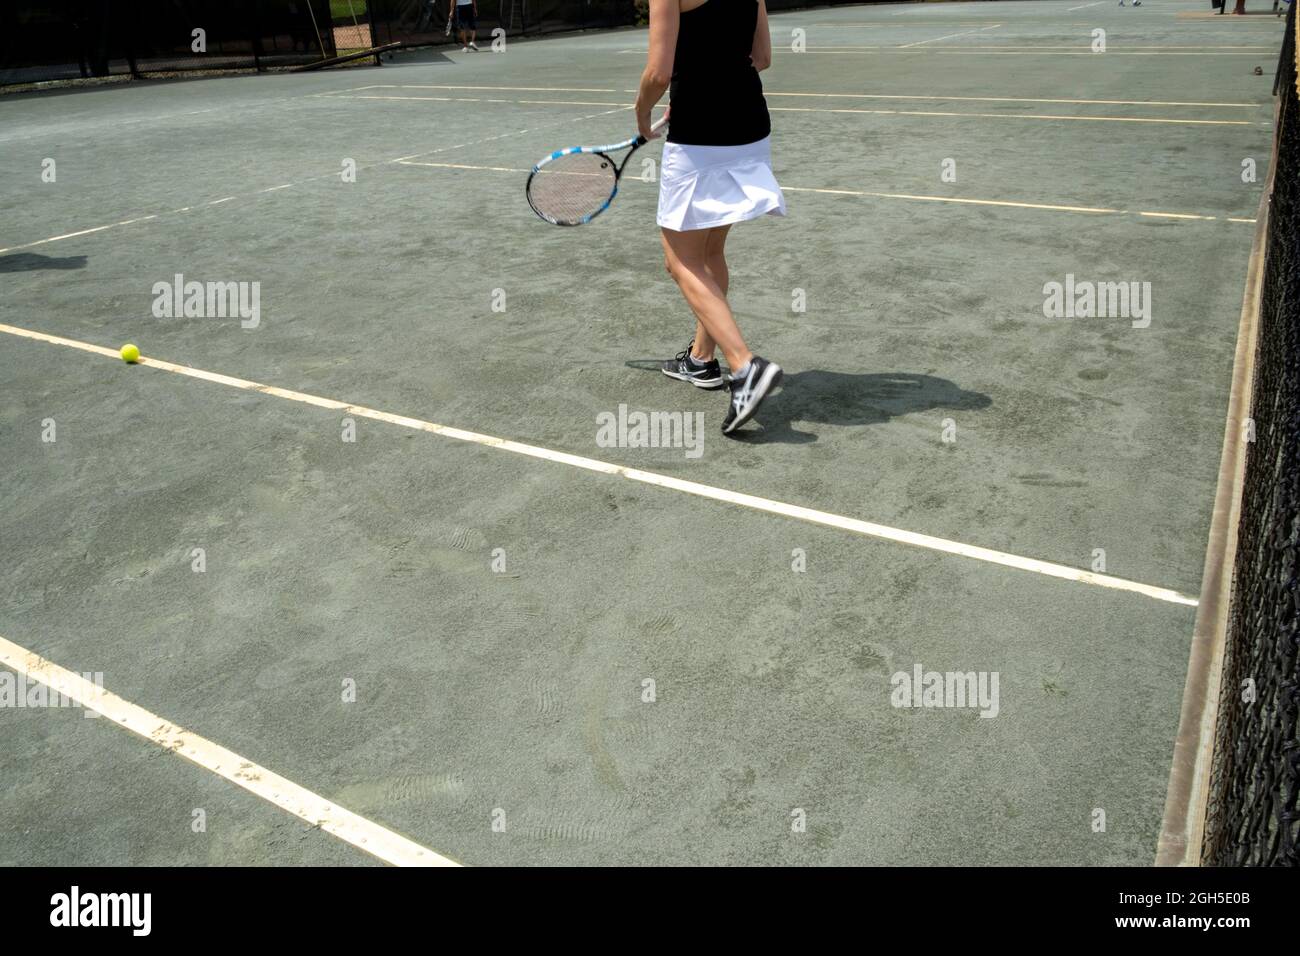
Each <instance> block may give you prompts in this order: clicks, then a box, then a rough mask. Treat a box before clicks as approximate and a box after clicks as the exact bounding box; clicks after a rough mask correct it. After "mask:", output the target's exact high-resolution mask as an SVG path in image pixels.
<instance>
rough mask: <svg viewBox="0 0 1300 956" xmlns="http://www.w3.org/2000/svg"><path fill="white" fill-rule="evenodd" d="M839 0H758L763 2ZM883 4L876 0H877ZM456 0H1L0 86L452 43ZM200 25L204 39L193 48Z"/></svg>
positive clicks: (639, 8) (541, 3)
mask: <svg viewBox="0 0 1300 956" xmlns="http://www.w3.org/2000/svg"><path fill="white" fill-rule="evenodd" d="M847 2H848V0H822V2H821V3H816V4H809V3H807V2H806V0H768V8H769V9H770V10H772V11H773V12H777V11H780V10H790V9H795V8H798V7H807V6H838V5H841V4H843V3H847ZM882 2H883V0H882ZM454 3H455V0H0V85H4V84H13V83H37V82H43V81H47V80H69V79H77V78H81V77H107V76H114V75H133V76H140V75H145V74H150V73H154V74H156V73H167V72H177V71H186V70H206V69H249V70H253V69H256V70H263V69H267V68H275V67H283V66H294V65H304V64H309V63H312V62H316V61H319V60H322V59H325V58H327V57H334V56H336V55H344V54H348V53H351V52H354V51H357V50H365V49H371V48H373V47H376V46H381V45H384V44H389V43H400V44H402V45H404V46H427V45H436V44H447V43H458V42H459V39H458V37H457V36H456V35H455V33H454V31H453V32H452V33H451V34H449V33H448V30H447V21H448V18H449V16H450V13H451V7H452V4H454ZM648 11H649V3H648V0H479V2H478V40H479V44H480V45H481V46H482V45H485V44H488V43H491V41H492V38H493V31H496V30H502V31H504V32H505V35H506V36H509V37H520V36H525V37H527V36H539V35H542V34H546V33H557V32H561V31H566V30H596V29H609V28H613V27H628V26H636V25H638V24H642V25H644V24H645V22H646V17H647V15H648ZM195 29H202V30H203V31H204V39H205V44H206V48H205V49H204V50H202V51H198V50H195V49H194V48H193V47H194V36H193V31H194V30H195Z"/></svg>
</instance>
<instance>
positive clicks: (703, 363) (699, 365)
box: [686, 355, 713, 368]
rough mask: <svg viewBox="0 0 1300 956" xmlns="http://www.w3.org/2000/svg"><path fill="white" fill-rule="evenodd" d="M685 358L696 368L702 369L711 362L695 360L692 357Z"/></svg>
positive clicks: (710, 360) (709, 360)
mask: <svg viewBox="0 0 1300 956" xmlns="http://www.w3.org/2000/svg"><path fill="white" fill-rule="evenodd" d="M686 357H687V358H688V359H689V360H690V363H691V364H692V365H694V366H695V367H696V368H704V366H706V365H708V364H709V363H710V362H712V361H713V359H702V358H696V357H695V356H694V355H687V356H686Z"/></svg>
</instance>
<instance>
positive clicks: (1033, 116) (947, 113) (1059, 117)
mask: <svg viewBox="0 0 1300 956" xmlns="http://www.w3.org/2000/svg"><path fill="white" fill-rule="evenodd" d="M334 98H335V99H341V100H344V99H346V100H409V101H411V102H413V103H421V102H426V101H432V102H438V103H480V102H488V103H511V104H517V103H525V104H529V105H534V106H621V108H623V109H632V104H631V103H627V104H618V103H589V102H583V101H577V100H482V99H479V98H477V97H472V98H471V97H456V96H389V95H386V94H380V93H375V94H370V93H365V94H360V95H352V94H348V95H346V96H343V95H340V96H336V97H334ZM768 109H769V110H770V111H772V112H781V113H861V114H868V115H873V116H943V117H947V118H956V119H1025V120H1044V121H1048V122H1054V123H1055V122H1079V123H1155V124H1163V125H1167V126H1168V125H1172V126H1250V125H1251V121H1250V120H1207V119H1187V118H1185V117H1155V116H1067V115H1065V114H1057V113H962V112H957V111H955V110H891V109H878V110H871V109H862V108H860V107H850V106H840V107H833V106H769V107H768ZM403 158H406V157H403Z"/></svg>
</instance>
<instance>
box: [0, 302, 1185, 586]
mask: <svg viewBox="0 0 1300 956" xmlns="http://www.w3.org/2000/svg"><path fill="white" fill-rule="evenodd" d="M0 332H4V333H7V334H9V335H15V336H19V337H21V338H25V339H32V340H34V341H37V342H46V343H49V344H51V345H62V346H65V347H67V348H73V349H78V350H80V351H83V352H90V353H92V354H95V355H101V356H103V357H105V358H109V359H112V360H113V361H115V362H120V361H122V359H121V356H119V354H118V353H117V352H116V351H115V350H114V349H110V348H104V347H103V346H100V345H92V344H90V343H88V342H79V341H77V340H76V339H65V338H62V337H61V336H57V335H49V334H47V333H45V332H36V331H33V330H31V329H21V328H17V327H15V326H12V325H0ZM140 364H141V365H143V366H145V367H146V368H156V369H161V370H163V371H165V372H173V373H175V374H177V375H186V376H188V377H190V378H197V379H201V380H203V381H205V382H214V383H216V384H218V385H227V386H229V387H231V388H237V389H241V390H243V391H248V392H260V393H261V394H263V395H271V396H274V397H275V398H283V399H286V400H288V401H291V402H299V403H301V404H303V405H314V406H316V407H317V408H328V409H331V410H333V411H339V412H345V413H346V414H348V415H353V416H356V417H359V418H369V419H371V420H373V421H379V422H387V423H388V424H390V425H397V426H400V427H402V428H410V429H413V430H415V431H422V432H428V433H430V434H433V435H442V436H443V437H444V438H452V439H455V440H456V441H463V442H469V443H471V444H475V445H482V446H484V447H487V448H496V449H499V450H501V451H508V452H512V453H514V454H516V455H526V456H528V457H530V458H539V459H542V460H544V461H552V462H557V463H559V464H562V465H569V466H571V467H573V468H581V469H583V470H584V471H594V472H598V473H600V474H604V475H612V476H615V477H619V478H626V479H628V480H629V481H637V482H641V483H642V484H646V485H654V486H656V487H658V488H667V489H670V490H672V491H680V492H684V493H685V494H689V495H695V496H697V497H700V498H709V499H712V500H714V501H722V502H725V503H727V504H733V505H739V506H740V507H742V508H750V509H752V510H754V511H761V512H765V513H767V514H774V515H781V516H783V517H786V518H794V519H796V520H798V521H807V522H810V523H812V524H818V525H824V526H826V527H829V528H838V529H840V530H841V531H849V532H852V533H854V534H859V535H863V536H865V537H869V538H879V539H882V540H885V541H894V542H896V543H899V544H908V545H912V546H913V547H918V548H924V549H926V550H929V551H938V552H941V553H944V554H951V555H956V556H958V557H963V558H970V559H973V560H975V561H983V562H986V563H988V564H997V565H1001V566H1002V567H1008V568H1014V569H1016V570H1018V571H1027V572H1030V573H1032V574H1042V575H1045V576H1047V577H1053V578H1061V579H1063V580H1066V581H1075V582H1077V583H1080V584H1091V585H1095V586H1097V587H1103V588H1110V589H1113V590H1116V591H1127V592H1129V593H1131V594H1140V595H1142V596H1143V597H1147V598H1151V599H1152V600H1155V601H1165V602H1168V603H1170V604H1182V605H1186V606H1188V607H1195V606H1196V603H1197V599H1196V598H1195V597H1192V596H1191V595H1189V594H1183V593H1181V592H1179V591H1175V590H1172V589H1170V588H1162V587H1157V586H1155V585H1151V584H1143V583H1141V582H1139V581H1129V580H1127V579H1125V578H1117V577H1112V576H1110V575H1108V574H1097V573H1096V572H1093V571H1084V570H1082V569H1080V568H1072V567H1069V566H1067V565H1064V564H1054V563H1052V562H1050V561H1040V560H1038V559H1037V558H1026V557H1022V556H1021V555H1016V554H1008V553H1007V552H1005V551H994V550H993V549H991V548H982V547H979V546H978V545H972V544H964V543H962V542H960V541H950V540H948V539H946V538H937V537H934V536H933V535H928V534H918V533H917V532H914V531H905V530H903V529H901V528H891V527H889V526H887V525H882V524H876V523H875V522H872V521H861V520H859V519H857V518H848V517H845V516H843V515H836V514H831V513H830V512H827V511H818V510H816V509H814V508H805V507H803V506H802V505H794V504H788V503H786V502H784V501H774V500H772V499H771V498H760V497H758V496H756V495H748V494H744V493H742V492H737V491H729V490H727V489H725V488H715V487H713V486H712V485H704V484H700V483H699V482H696V481H686V480H684V479H681V478H674V477H672V476H670V475H661V474H659V473H658V472H653V471H644V470H642V469H640V468H628V467H626V466H624V465H615V464H613V463H611V462H607V461H600V460H598V459H595V458H585V457H583V456H581V455H571V454H569V453H568V452H562V451H555V450H553V449H550V448H542V447H539V446H537V445H528V444H525V443H523V442H517V441H512V440H511V439H508V438H497V437H495V436H493V435H484V434H481V433H479V432H471V431H466V430H465V429H463V428H455V427H452V426H449V425H439V424H438V423H436V422H429V421H424V420H423V419H419V418H409V417H407V416H405V415H394V414H393V413H391V412H384V411H379V410H378V409H374V408H367V407H366V406H364V405H353V404H351V403H349V402H341V401H338V400H336V399H332V398H322V397H321V396H319V395H309V394H307V393H305V392H296V391H293V390H292V389H287V388H278V387H276V386H273V385H263V384H262V383H260V382H252V381H249V380H247V379H242V378H234V377H233V376H230V375H222V374H220V373H219V372H208V371H205V370H203V369H198V368H194V367H192V366H189V365H177V364H175V363H174V362H168V361H165V360H163V359H156V358H141V359H140Z"/></svg>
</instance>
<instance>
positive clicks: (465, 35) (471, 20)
mask: <svg viewBox="0 0 1300 956" xmlns="http://www.w3.org/2000/svg"><path fill="white" fill-rule="evenodd" d="M456 29H457V30H458V31H460V32H459V33H458V36H459V37H460V52H461V53H468V52H469V51H470V50H477V49H478V47H477V46H476V45H475V44H474V41H475V39H477V38H478V4H477V3H475V2H474V0H456Z"/></svg>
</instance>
